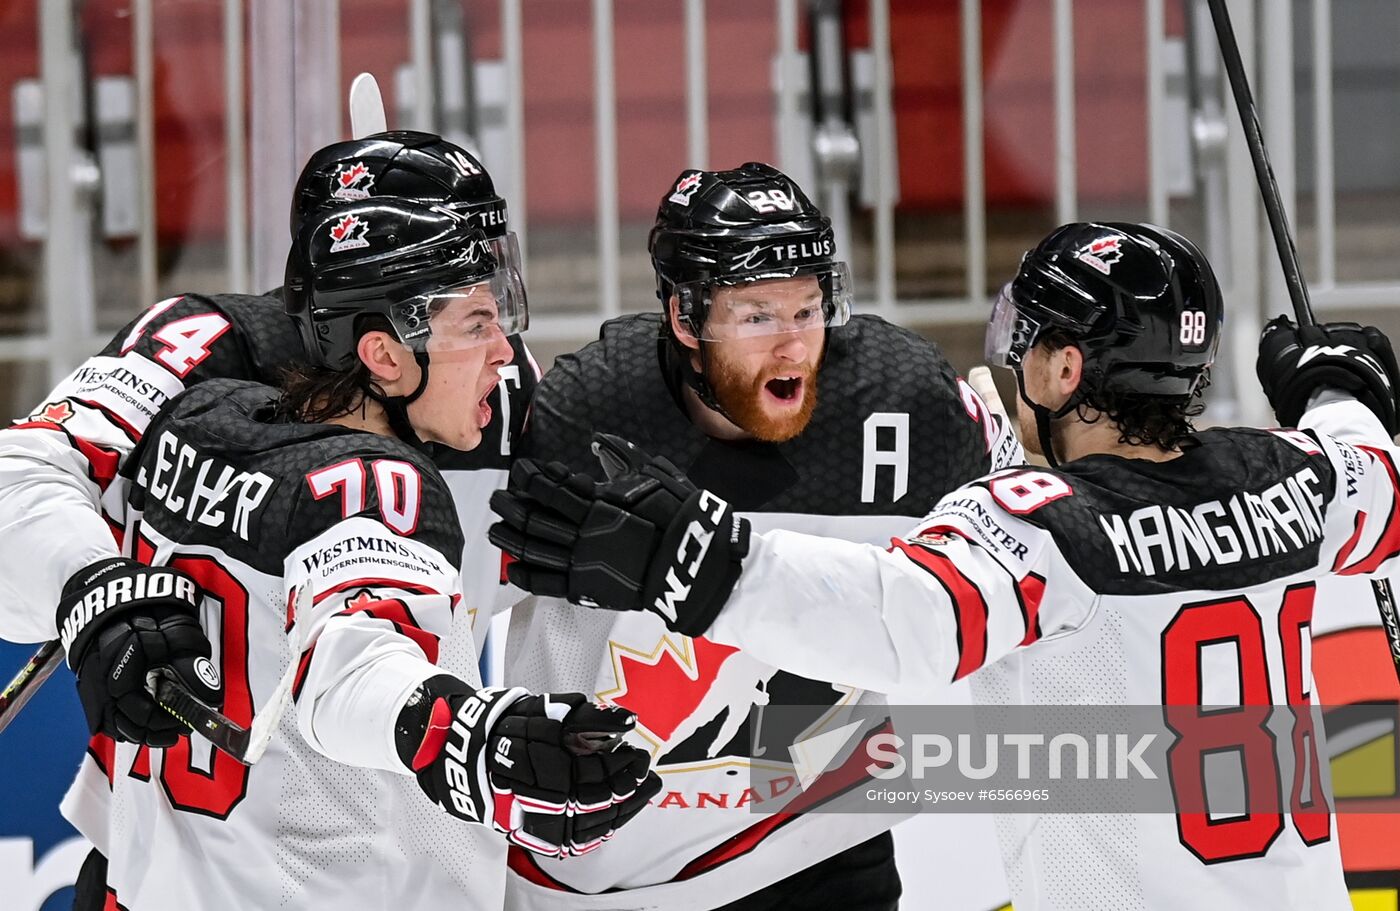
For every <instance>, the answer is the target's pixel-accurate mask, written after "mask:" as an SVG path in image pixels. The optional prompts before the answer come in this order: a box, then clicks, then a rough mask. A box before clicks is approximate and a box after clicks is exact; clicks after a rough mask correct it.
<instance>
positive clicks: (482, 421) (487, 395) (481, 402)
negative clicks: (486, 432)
mask: <svg viewBox="0 0 1400 911" xmlns="http://www.w3.org/2000/svg"><path fill="white" fill-rule="evenodd" d="M495 390H496V384H495V383H492V384H491V385H490V386H488V387H487V388H486V392H484V393H483V394H482V396H481V398H480V399H478V400H477V403H476V409H477V421H478V423H477V426H478V427H485V426H486V425H487V424H489V423H491V401H490V399H491V393H492V392H494V391H495Z"/></svg>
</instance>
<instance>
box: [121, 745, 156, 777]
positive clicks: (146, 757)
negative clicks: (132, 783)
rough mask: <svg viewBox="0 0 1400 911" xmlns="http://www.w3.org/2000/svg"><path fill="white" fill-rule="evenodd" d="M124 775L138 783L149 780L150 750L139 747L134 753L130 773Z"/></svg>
mask: <svg viewBox="0 0 1400 911" xmlns="http://www.w3.org/2000/svg"><path fill="white" fill-rule="evenodd" d="M126 774H128V775H130V776H131V777H132V778H135V779H137V780H138V781H150V780H151V748H150V747H145V746H143V747H141V748H140V749H139V750H137V751H136V758H135V759H133V760H132V761H131V771H129V772H127V773H126Z"/></svg>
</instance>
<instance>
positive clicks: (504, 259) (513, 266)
mask: <svg viewBox="0 0 1400 911" xmlns="http://www.w3.org/2000/svg"><path fill="white" fill-rule="evenodd" d="M486 243H487V245H488V246H489V247H490V248H491V255H492V256H494V257H496V262H497V263H498V264H499V265H500V267H501V268H502V269H510V270H512V271H513V272H515V273H516V275H520V274H522V273H521V270H520V240H519V239H518V238H517V237H516V236H515V232H514V231H507V232H506V233H504V234H501V235H499V236H497V237H488V238H487V239H486Z"/></svg>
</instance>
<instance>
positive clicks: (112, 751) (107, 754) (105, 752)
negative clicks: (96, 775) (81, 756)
mask: <svg viewBox="0 0 1400 911" xmlns="http://www.w3.org/2000/svg"><path fill="white" fill-rule="evenodd" d="M87 754H88V755H89V756H91V757H92V761H93V762H95V763H97V768H98V769H99V770H100V771H101V772H102V774H103V775H106V776H107V786H108V787H111V785H112V779H113V769H112V766H113V765H115V763H116V754H117V742H116V741H115V740H113V739H112V738H111V737H108V736H107V735H106V734H93V735H92V739H91V740H89V741H88V746H87Z"/></svg>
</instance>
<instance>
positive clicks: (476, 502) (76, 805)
mask: <svg viewBox="0 0 1400 911" xmlns="http://www.w3.org/2000/svg"><path fill="white" fill-rule="evenodd" d="M384 195H388V196H399V197H408V198H413V199H417V200H421V201H427V202H433V203H438V204H441V205H445V206H447V207H448V208H450V209H452V210H453V211H454V212H457V213H459V214H461V215H463V216H464V217H466V218H468V219H469V220H470V221H471V223H472V225H473V226H474V227H477V228H479V229H481V230H482V231H483V232H484V233H485V234H486V236H487V240H488V243H489V244H490V246H491V248H492V253H493V255H494V256H495V257H496V258H497V260H498V262H499V263H500V264H501V265H502V267H503V268H508V269H517V270H518V265H519V252H518V245H517V243H516V240H515V236H514V234H513V233H511V231H510V230H509V222H508V219H507V208H506V201H505V200H504V199H502V198H501V197H500V196H499V195H497V193H496V191H495V186H494V184H493V181H492V179H491V175H490V174H489V173H487V171H486V169H485V168H484V167H483V166H482V165H481V163H480V162H479V161H477V160H476V159H475V158H474V157H473V156H472V155H471V154H470V153H468V152H466V151H465V150H463V149H461V148H460V147H458V146H456V145H455V144H453V143H451V142H448V141H446V140H444V139H442V138H441V137H439V136H435V135H433V134H430V133H421V132H411V131H394V132H388V133H380V134H375V135H371V136H367V137H364V138H362V139H355V140H348V141H343V142H337V143H332V144H331V145H328V146H326V147H325V148H323V149H320V150H319V151H317V152H316V153H315V154H313V155H312V156H311V158H310V159H309V160H308V162H307V163H306V166H305V167H304V168H303V170H302V173H301V175H300V177H299V178H298V180H297V184H296V187H295V190H294V192H293V197H292V198H293V202H292V205H291V207H290V208H291V226H292V232H293V234H294V235H295V233H296V231H297V229H298V227H299V226H300V224H301V222H302V221H303V220H304V219H306V218H307V217H309V216H311V215H312V214H313V213H315V212H316V211H317V210H318V209H320V208H322V207H324V206H326V205H329V204H338V203H342V202H353V201H356V200H364V199H372V198H375V197H378V196H384ZM509 342H510V344H511V347H512V349H513V351H514V356H513V358H512V359H511V361H510V363H508V364H506V365H504V366H503V367H501V369H500V372H501V382H500V384H499V385H497V386H496V387H495V389H494V390H493V391H492V393H491V396H490V405H491V419H490V423H489V424H488V425H487V426H486V428H484V430H483V442H482V445H480V446H478V447H476V448H475V449H473V450H471V451H470V452H463V451H459V450H454V449H450V448H448V447H444V446H434V447H433V450H432V458H433V462H434V464H435V466H436V467H437V468H438V469H439V470H440V471H441V472H442V473H443V476H444V478H445V479H446V481H447V484H448V487H449V488H450V489H451V490H452V492H453V498H454V501H455V502H456V504H457V507H458V508H457V518H458V521H459V522H460V523H461V525H462V528H463V531H464V533H465V541H466V546H465V549H464V551H463V554H462V559H463V565H464V572H463V580H462V582H463V586H464V589H463V602H464V605H465V608H464V610H462V611H460V612H459V614H460V616H458V617H457V619H456V621H455V623H454V626H455V627H460V628H461V629H460V631H459V632H461V633H462V635H455V634H454V635H452V636H449V637H448V638H447V639H446V640H445V641H444V643H443V649H444V652H445V653H448V654H455V655H460V658H461V660H466V659H467V657H468V655H469V653H470V652H471V651H472V649H473V648H476V647H479V645H480V642H481V640H482V639H483V637H484V634H485V630H486V625H487V623H488V622H489V620H490V615H491V610H490V605H491V603H492V599H494V597H495V595H496V591H497V589H498V588H499V584H498V578H499V566H500V552H499V551H498V550H496V549H495V548H494V547H491V546H490V545H489V544H487V542H486V541H485V527H486V525H487V518H486V517H487V516H488V515H489V513H488V512H487V511H486V510H485V509H484V508H483V504H484V503H485V501H486V498H487V497H488V496H489V495H490V492H491V491H492V490H494V489H495V488H497V487H499V486H501V485H503V484H504V483H505V477H506V472H507V470H508V469H509V466H510V460H511V458H512V455H513V449H514V446H515V442H516V440H517V439H518V438H519V436H520V432H521V427H522V425H523V423H524V417H525V414H526V411H527V406H528V404H529V400H530V397H531V395H532V394H533V392H534V387H535V382H536V380H537V378H538V373H539V371H538V368H537V367H536V366H535V364H534V361H533V359H532V358H531V357H530V354H529V351H528V349H527V348H526V347H525V344H524V342H523V340H522V336H520V335H512V336H510V338H509ZM301 351H302V347H301V342H300V339H299V337H298V333H297V329H296V326H295V325H294V324H293V322H292V321H291V320H290V319H289V318H288V316H287V314H286V313H285V312H284V309H283V303H282V295H281V290H280V289H274V290H273V291H270V292H268V293H266V294H259V295H252V294H211V295H204V294H183V295H179V296H176V297H171V298H169V299H167V300H164V301H161V302H160V303H157V304H155V305H154V306H152V307H150V308H148V309H147V310H146V311H145V312H143V313H142V314H140V315H139V316H138V317H137V318H135V319H133V320H132V321H131V323H130V324H128V325H127V326H125V327H124V328H122V329H121V330H120V331H119V332H118V333H117V334H116V335H115V336H114V337H113V338H112V340H111V341H110V342H109V343H108V345H107V346H106V347H104V348H103V349H102V351H101V352H99V353H98V354H97V355H95V356H93V357H91V358H89V359H88V360H86V361H85V362H83V363H82V364H81V365H80V366H79V367H78V368H77V369H76V370H74V371H73V373H72V374H70V375H69V376H68V377H67V378H66V379H64V380H63V381H62V382H61V383H59V385H58V386H57V387H56V388H55V389H54V390H53V391H52V392H50V393H49V395H48V396H46V397H45V399H44V400H43V402H42V403H41V404H39V405H37V406H36V407H35V408H34V409H33V411H32V412H31V413H30V414H29V415H28V416H27V417H25V418H23V419H21V420H19V421H16V422H15V424H14V425H13V426H11V427H9V428H6V429H4V430H3V431H0V517H3V518H0V637H3V638H5V639H8V640H11V641H16V642H38V641H42V640H44V639H52V638H55V637H56V635H57V634H56V631H55V629H54V625H53V624H54V614H53V610H52V607H53V605H54V604H56V603H57V601H58V598H59V594H60V592H61V590H62V589H63V587H64V585H65V583H66V582H67V581H68V580H69V579H70V578H71V577H73V576H74V575H75V574H77V573H79V572H82V571H83V570H85V569H86V568H87V567H89V566H92V565H94V564H97V563H99V562H101V561H105V560H107V559H108V558H110V557H113V556H117V555H119V554H120V553H121V542H120V532H121V529H122V528H123V527H124V526H125V524H126V510H127V498H126V490H127V483H128V482H127V479H126V478H125V477H123V471H122V469H123V466H124V465H125V464H126V462H127V460H128V459H129V457H130V453H131V452H132V450H133V448H134V447H135V446H136V445H138V444H139V442H140V440H141V438H142V436H143V435H144V434H145V432H146V429H147V426H148V425H149V423H150V422H151V420H153V419H154V417H155V416H156V415H157V414H158V413H159V411H160V410H161V409H162V408H163V407H164V406H165V404H166V403H167V402H168V401H170V399H171V398H173V397H174V396H175V395H177V394H178V393H179V392H181V391H182V390H184V389H188V388H192V387H193V386H196V385H198V384H199V383H202V382H204V381H206V380H209V379H215V378H231V379H244V380H257V381H259V382H263V383H267V384H269V385H276V384H277V383H278V382H280V380H281V376H282V372H283V371H284V370H285V369H286V368H287V367H288V366H290V365H291V364H292V363H293V362H295V361H297V360H299V359H300V358H301ZM114 533H115V536H114ZM195 647H196V648H198V646H197V644H196V646H195ZM194 654H196V653H195V652H190V653H189V657H191V658H192V657H193V656H194ZM184 677H185V680H186V682H187V683H188V684H189V685H190V686H192V687H199V686H200V682H199V680H198V678H196V677H192V676H191V675H189V674H185V675H184ZM87 688H88V691H87V692H85V693H84V694H82V702H83V705H84V709H85V711H86V714H87V716H88V720H89V723H90V726H91V729H92V731H93V737H92V740H91V743H90V744H89V746H88V750H87V753H86V755H85V757H84V759H83V765H82V767H81V768H80V770H79V772H78V776H77V779H76V781H75V783H74V785H73V787H72V788H71V789H70V790H69V792H68V795H67V797H66V798H65V800H64V805H63V810H64V814H65V816H66V817H67V818H68V819H69V820H70V821H72V822H73V823H74V824H75V825H76V826H77V827H78V828H79V829H81V830H83V831H86V832H89V833H91V834H90V835H89V837H90V838H95V839H96V850H94V852H93V854H92V856H91V857H90V858H89V861H88V863H87V864H85V865H84V867H83V871H82V874H81V876H80V877H79V881H78V887H77V892H78V897H77V901H76V906H77V907H78V908H79V909H87V908H90V907H91V908H101V907H102V905H103V902H104V898H103V894H104V892H105V884H104V876H105V873H104V871H103V860H102V855H101V852H102V850H104V849H105V847H106V846H105V844H104V843H103V842H102V841H101V840H100V837H98V836H100V831H101V830H102V829H103V828H104V827H105V819H106V816H107V813H108V808H107V804H108V798H109V794H110V791H111V787H112V781H113V778H114V775H113V765H112V756H113V752H114V749H115V746H114V742H113V738H112V736H111V735H116V734H119V733H120V732H119V731H118V730H117V725H118V724H121V725H124V726H125V727H126V732H127V735H126V736H127V737H128V739H131V740H135V741H142V740H146V741H147V742H152V741H151V740H150V738H151V737H152V736H154V737H156V738H158V739H161V740H162V742H164V741H168V740H169V739H171V738H174V737H176V736H178V735H180V734H182V733H183V729H181V728H180V727H179V726H178V725H176V724H175V722H174V719H171V718H169V717H168V716H166V715H165V714H164V713H162V712H158V711H156V710H155V707H154V706H153V705H152V704H151V703H150V701H149V700H148V699H147V698H146V695H145V693H144V691H143V690H142V689H141V688H139V687H137V688H135V689H134V690H132V691H131V692H130V693H129V695H128V696H127V697H126V698H124V699H123V700H122V702H123V703H124V706H125V707H124V709H123V710H122V712H121V713H120V714H118V713H117V710H116V706H115V703H114V700H112V699H111V698H110V696H109V695H108V694H106V693H104V692H103V691H102V688H101V687H99V686H98V680H97V677H96V676H95V675H93V676H89V678H88V682H87ZM152 728H154V729H155V730H154V731H153V730H152Z"/></svg>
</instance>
